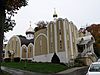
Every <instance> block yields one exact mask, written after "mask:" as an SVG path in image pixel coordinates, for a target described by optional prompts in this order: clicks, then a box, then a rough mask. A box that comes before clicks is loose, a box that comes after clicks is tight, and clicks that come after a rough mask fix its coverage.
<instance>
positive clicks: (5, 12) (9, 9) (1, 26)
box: [0, 0, 28, 72]
mask: <svg viewBox="0 0 100 75" xmlns="http://www.w3.org/2000/svg"><path fill="white" fill-rule="evenodd" d="M27 3H28V1H27V0H0V72H1V62H2V51H3V37H4V32H8V31H9V30H12V29H13V27H14V26H15V20H12V16H14V14H17V11H18V10H19V9H20V8H21V7H22V6H26V5H27Z"/></svg>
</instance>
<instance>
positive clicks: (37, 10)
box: [5, 0, 100, 40]
mask: <svg viewBox="0 0 100 75" xmlns="http://www.w3.org/2000/svg"><path fill="white" fill-rule="evenodd" d="M54 8H56V12H57V14H58V18H59V17H60V18H67V19H68V20H69V21H73V23H74V24H75V25H76V26H77V28H78V29H79V28H80V27H85V26H86V24H88V25H90V24H93V23H96V24H98V23H100V0H29V2H28V6H26V7H22V8H21V9H20V10H19V11H18V14H16V15H15V17H14V19H15V20H16V26H15V27H14V29H13V31H9V32H7V33H6V34H5V36H6V37H7V39H8V40H9V38H11V37H12V36H13V35H24V36H25V32H26V30H27V29H28V28H29V26H30V21H31V25H32V27H33V28H34V27H35V26H36V25H35V23H37V22H38V21H40V20H44V21H52V20H53V17H52V16H53V13H54Z"/></svg>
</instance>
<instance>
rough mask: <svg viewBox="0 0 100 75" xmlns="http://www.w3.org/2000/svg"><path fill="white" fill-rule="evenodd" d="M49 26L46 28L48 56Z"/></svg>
mask: <svg viewBox="0 0 100 75" xmlns="http://www.w3.org/2000/svg"><path fill="white" fill-rule="evenodd" d="M49 25H50V23H49V24H48V26H47V51H48V54H49V39H48V37H49V28H48V27H49Z"/></svg>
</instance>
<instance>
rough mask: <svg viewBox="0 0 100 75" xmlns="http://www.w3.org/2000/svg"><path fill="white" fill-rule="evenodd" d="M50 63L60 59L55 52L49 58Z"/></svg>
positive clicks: (57, 61)
mask: <svg viewBox="0 0 100 75" xmlns="http://www.w3.org/2000/svg"><path fill="white" fill-rule="evenodd" d="M51 62H52V63H60V59H59V57H58V56H57V55H56V53H54V55H53V57H52V59H51Z"/></svg>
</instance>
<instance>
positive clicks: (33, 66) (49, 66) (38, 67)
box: [2, 62, 67, 73]
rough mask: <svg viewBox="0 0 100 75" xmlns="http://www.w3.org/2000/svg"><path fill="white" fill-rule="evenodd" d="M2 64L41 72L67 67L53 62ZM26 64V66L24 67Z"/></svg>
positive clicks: (51, 71) (54, 71)
mask: <svg viewBox="0 0 100 75" xmlns="http://www.w3.org/2000/svg"><path fill="white" fill-rule="evenodd" d="M2 65H3V66H6V67H11V68H16V69H21V70H27V71H32V72H41V73H56V72H60V71H63V70H65V69H67V66H65V65H61V64H53V63H26V64H25V63H24V62H19V63H16V62H4V63H2ZM25 65H26V67H25Z"/></svg>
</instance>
